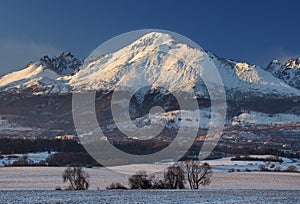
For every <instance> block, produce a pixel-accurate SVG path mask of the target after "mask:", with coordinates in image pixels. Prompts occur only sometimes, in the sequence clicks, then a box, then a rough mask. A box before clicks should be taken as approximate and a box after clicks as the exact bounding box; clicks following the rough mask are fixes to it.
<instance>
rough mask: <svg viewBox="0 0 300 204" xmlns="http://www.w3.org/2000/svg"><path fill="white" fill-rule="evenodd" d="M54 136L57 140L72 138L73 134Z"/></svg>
mask: <svg viewBox="0 0 300 204" xmlns="http://www.w3.org/2000/svg"><path fill="white" fill-rule="evenodd" d="M54 138H55V139H57V140H73V139H74V136H73V135H65V136H55V137H54Z"/></svg>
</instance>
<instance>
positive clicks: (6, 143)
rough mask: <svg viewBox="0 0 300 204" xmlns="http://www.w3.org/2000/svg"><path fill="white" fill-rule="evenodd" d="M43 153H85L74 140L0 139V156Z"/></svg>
mask: <svg viewBox="0 0 300 204" xmlns="http://www.w3.org/2000/svg"><path fill="white" fill-rule="evenodd" d="M45 151H52V152H85V149H84V148H83V146H82V145H81V144H80V143H78V142H77V141H75V140H57V139H21V138H20V139H11V138H0V153H1V154H27V153H35V152H45Z"/></svg>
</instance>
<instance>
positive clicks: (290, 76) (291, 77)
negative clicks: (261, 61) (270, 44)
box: [266, 57, 300, 89]
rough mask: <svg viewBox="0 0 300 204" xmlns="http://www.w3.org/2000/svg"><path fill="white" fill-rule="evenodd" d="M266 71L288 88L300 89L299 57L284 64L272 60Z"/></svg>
mask: <svg viewBox="0 0 300 204" xmlns="http://www.w3.org/2000/svg"><path fill="white" fill-rule="evenodd" d="M266 70H267V71H269V72H271V73H272V74H273V76H275V77H277V78H279V79H281V80H283V81H284V82H286V83H287V84H289V85H290V86H292V87H294V88H297V89H300V57H298V58H291V59H289V60H288V61H287V62H286V63H285V64H282V63H281V62H280V61H279V60H273V61H272V62H271V63H270V64H269V65H268V66H267V67H266Z"/></svg>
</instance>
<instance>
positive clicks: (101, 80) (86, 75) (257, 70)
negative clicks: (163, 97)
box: [70, 33, 300, 96]
mask: <svg viewBox="0 0 300 204" xmlns="http://www.w3.org/2000/svg"><path fill="white" fill-rule="evenodd" d="M210 61H213V63H214V64H215V65H216V67H217V69H218V71H219V73H220V75H221V78H222V80H223V83H224V86H225V90H227V92H231V93H230V94H232V95H235V94H234V92H237V93H251V94H253V95H256V96H257V94H258V95H264V94H269V95H270V94H276V95H300V94H299V93H300V92H299V91H298V90H296V89H294V88H292V87H290V86H289V85H287V84H286V83H285V82H283V81H282V80H280V79H278V78H276V77H274V76H273V75H272V74H270V73H269V72H267V71H265V70H264V69H262V68H261V67H259V66H256V65H249V64H247V63H239V62H235V61H230V60H226V59H222V58H219V57H217V56H215V55H213V54H211V53H209V52H206V51H204V50H201V49H195V48H192V47H190V46H189V45H186V44H183V43H180V42H178V41H176V39H174V38H173V37H172V36H170V35H169V34H162V33H149V34H147V35H145V36H143V37H142V38H140V39H138V40H136V41H135V42H133V43H132V44H130V45H128V46H126V47H125V48H122V49H121V50H119V51H117V52H115V53H110V54H107V55H104V56H101V57H100V58H99V59H97V60H94V61H92V62H91V63H88V64H87V65H86V66H85V67H83V68H82V69H81V70H80V71H79V72H78V73H76V74H75V76H74V77H72V79H71V81H70V85H71V86H73V87H74V88H75V90H83V89H93V90H113V89H115V87H117V86H118V85H121V84H122V86H131V87H135V83H137V82H139V81H140V80H141V79H140V78H141V77H144V78H147V79H148V80H149V81H151V82H152V84H153V87H155V86H156V84H159V85H165V87H166V88H168V89H169V90H170V91H174V90H183V91H184V90H190V89H191V88H193V89H194V90H195V91H196V93H197V94H198V95H200V96H201V95H207V93H206V89H205V88H204V87H205V85H204V83H203V80H202V79H203V77H205V76H206V74H207V73H208V72H209V70H208V69H209V66H208V67H206V66H207V64H209V62H210ZM211 83H214V82H213V81H211ZM230 94H229V95H228V96H230Z"/></svg>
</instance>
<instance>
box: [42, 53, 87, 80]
mask: <svg viewBox="0 0 300 204" xmlns="http://www.w3.org/2000/svg"><path fill="white" fill-rule="evenodd" d="M40 62H41V64H42V65H43V66H44V67H45V68H48V69H50V70H53V71H55V72H56V73H58V74H59V75H70V74H73V73H74V72H75V71H77V70H78V69H79V67H80V66H81V65H82V61H81V60H80V59H78V58H76V57H74V55H73V54H72V53H71V52H66V53H65V52H63V53H61V54H60V55H58V56H54V57H52V58H50V57H48V56H47V55H46V56H44V57H42V58H41V59H40Z"/></svg>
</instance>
